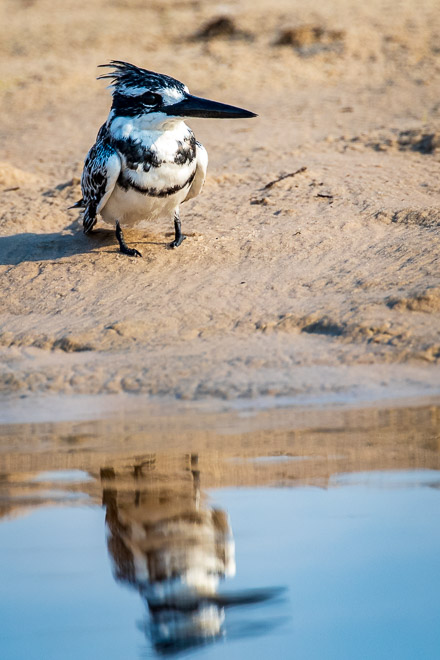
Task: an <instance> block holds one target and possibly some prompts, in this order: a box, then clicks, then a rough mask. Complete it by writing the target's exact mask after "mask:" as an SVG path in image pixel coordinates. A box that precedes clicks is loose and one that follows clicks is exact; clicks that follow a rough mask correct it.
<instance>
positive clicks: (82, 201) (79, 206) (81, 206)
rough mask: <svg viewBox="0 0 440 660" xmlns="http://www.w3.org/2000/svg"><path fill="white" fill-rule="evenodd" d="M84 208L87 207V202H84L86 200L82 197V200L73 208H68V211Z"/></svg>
mask: <svg viewBox="0 0 440 660" xmlns="http://www.w3.org/2000/svg"><path fill="white" fill-rule="evenodd" d="M84 207H85V202H84V199H83V198H82V197H81V199H79V200H78V201H77V202H75V204H73V205H72V206H68V207H67V208H68V209H83V208H84Z"/></svg>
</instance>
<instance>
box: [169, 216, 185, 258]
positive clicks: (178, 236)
mask: <svg viewBox="0 0 440 660" xmlns="http://www.w3.org/2000/svg"><path fill="white" fill-rule="evenodd" d="M185 238H186V236H184V235H183V234H182V229H181V226H180V216H179V211H178V210H177V209H176V211H174V241H172V242H171V243H170V248H176V247H179V245H181V244H182V243H183V241H184V240H185Z"/></svg>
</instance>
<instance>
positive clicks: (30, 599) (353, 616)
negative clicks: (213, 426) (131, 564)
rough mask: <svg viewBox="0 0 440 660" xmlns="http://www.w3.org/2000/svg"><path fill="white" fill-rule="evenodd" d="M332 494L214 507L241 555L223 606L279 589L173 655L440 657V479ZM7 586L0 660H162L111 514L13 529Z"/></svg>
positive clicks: (74, 515) (241, 494)
mask: <svg viewBox="0 0 440 660" xmlns="http://www.w3.org/2000/svg"><path fill="white" fill-rule="evenodd" d="M331 483H332V484H333V485H332V487H330V488H328V489H321V488H316V487H310V486H309V487H296V488H252V489H245V488H228V489H221V490H215V491H210V492H209V493H208V495H209V506H211V507H216V508H218V509H220V510H222V511H225V512H227V514H228V515H229V520H230V526H231V530H232V536H233V539H234V542H235V562H236V575H235V577H226V578H225V579H224V580H222V582H221V586H220V588H219V593H220V594H247V593H250V590H252V589H259V590H263V591H264V589H265V588H268V589H269V590H270V589H272V588H273V587H282V588H283V589H282V590H279V591H275V590H274V591H273V592H272V596H271V597H270V598H268V599H267V600H264V601H263V602H257V603H255V604H251V603H246V604H245V603H242V604H241V605H236V606H232V605H230V604H229V605H226V606H225V608H224V613H225V620H224V624H223V628H222V634H221V635H219V636H218V637H216V638H215V639H213V640H212V641H210V642H209V643H206V644H205V645H202V646H198V647H196V648H189V649H181V650H178V649H174V650H173V653H174V655H177V656H178V657H197V658H200V659H204V658H207V659H208V658H209V659H211V658H212V659H214V658H222V659H223V658H227V659H228V660H238V659H240V660H246V659H248V658H249V659H250V658H252V660H254V659H256V658H257V659H259V658H262V659H263V658H292V659H296V658H298V659H301V660H303V659H305V660H314V659H315V658H316V659H318V658H319V659H320V660H322V659H325V660H332V659H335V660H336V659H337V660H345V659H350V660H352V659H357V658H372V659H373V658H374V659H375V660H378V659H382V658H384V659H385V658H386V659H387V660H389V659H390V658H391V659H394V658H396V659H397V658H398V659H399V660H404V659H408V660H414V659H415V658H417V659H425V658H426V659H431V658H432V659H435V658H439V657H440V607H439V594H440V489H439V484H440V473H439V472H436V471H432V470H417V471H405V472H402V471H401V472H371V473H365V472H364V473H362V474H358V475H356V474H351V475H349V476H344V475H342V476H338V475H336V476H334V477H333V478H332V481H331ZM0 572H1V581H0V657H1V658H4V659H5V660H23V659H26V660H37V659H38V660H40V659H41V660H61V659H63V660H70V659H72V660H78V659H83V660H88V659H89V658H90V659H92V658H93V659H94V660H96V659H101V658H102V659H104V658H108V659H109V660H110V659H115V660H116V659H117V660H121V659H122V658H125V659H132V658H133V659H138V658H139V659H140V658H157V657H160V651H157V650H154V649H153V645H152V642H151V639H150V634H151V633H150V632H149V631H150V619H151V614H150V613H149V611H148V608H147V606H146V604H145V602H144V600H143V599H142V597H141V595H140V593H139V591H138V589H136V588H133V587H130V586H129V585H127V584H124V583H122V582H120V581H116V580H115V579H114V577H113V574H112V569H111V562H110V557H109V552H108V549H107V542H106V528H105V511H104V508H101V507H100V506H97V505H91V506H89V507H87V506H83V505H82V506H78V505H77V506H72V505H71V504H70V503H67V505H65V506H59V507H55V506H48V507H45V508H34V509H28V510H23V511H22V513H21V515H20V517H17V518H15V519H14V518H13V519H3V520H2V521H1V523H0ZM268 593H269V591H268ZM257 600H258V599H257Z"/></svg>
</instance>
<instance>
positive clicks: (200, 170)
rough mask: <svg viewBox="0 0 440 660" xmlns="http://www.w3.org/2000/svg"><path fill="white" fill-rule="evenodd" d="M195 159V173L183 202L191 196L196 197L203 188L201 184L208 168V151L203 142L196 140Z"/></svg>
mask: <svg viewBox="0 0 440 660" xmlns="http://www.w3.org/2000/svg"><path fill="white" fill-rule="evenodd" d="M196 160H197V168H196V173H195V176H194V179H193V182H192V184H191V188H190V189H189V190H188V194H187V196H186V197H185V200H184V201H185V202H187V201H188V200H189V199H192V198H193V197H197V195H198V194H199V193H200V191H201V190H202V188H203V184H204V183H205V179H206V170H207V169H208V152H207V151H206V149H205V147H204V146H203V144H200V142H196Z"/></svg>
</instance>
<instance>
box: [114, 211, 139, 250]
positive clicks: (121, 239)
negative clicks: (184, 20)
mask: <svg viewBox="0 0 440 660" xmlns="http://www.w3.org/2000/svg"><path fill="white" fill-rule="evenodd" d="M116 238H117V239H118V243H119V251H120V252H122V254H128V256H129V257H142V255H141V253H140V252H138V251H137V250H135V249H134V248H129V247H128V245H127V243H126V242H125V239H124V235H123V233H122V229H121V225H120V224H119V220H116Z"/></svg>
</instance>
